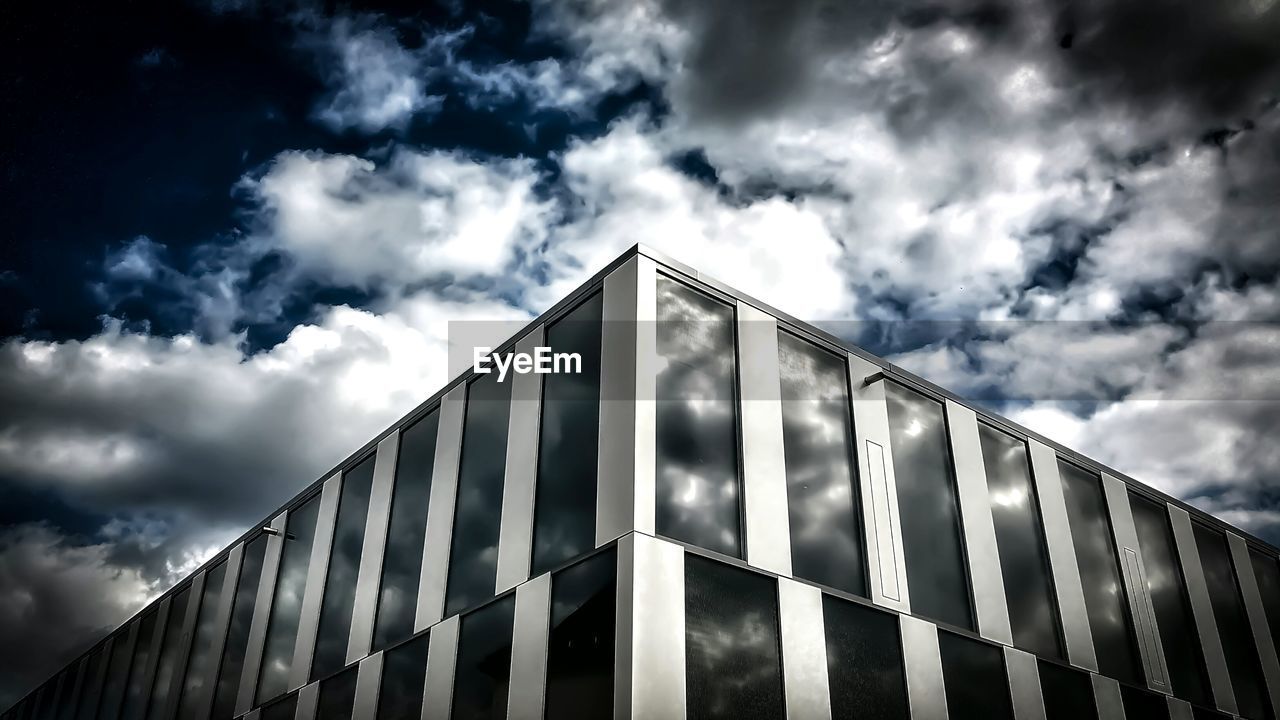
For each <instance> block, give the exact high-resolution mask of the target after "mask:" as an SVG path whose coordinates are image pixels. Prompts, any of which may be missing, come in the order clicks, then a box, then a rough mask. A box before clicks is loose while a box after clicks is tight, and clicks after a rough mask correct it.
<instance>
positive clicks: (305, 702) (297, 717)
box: [293, 682, 320, 720]
mask: <svg viewBox="0 0 1280 720" xmlns="http://www.w3.org/2000/svg"><path fill="white" fill-rule="evenodd" d="M319 705H320V683H318V682H313V683H311V684H310V685H307V686H305V687H303V688H302V689H301V690H299V691H298V702H297V704H296V705H295V706H294V711H293V720H315V717H316V708H317V707H318V706H319Z"/></svg>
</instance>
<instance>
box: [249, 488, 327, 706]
mask: <svg viewBox="0 0 1280 720" xmlns="http://www.w3.org/2000/svg"><path fill="white" fill-rule="evenodd" d="M319 513H320V495H319V494H318V493H317V494H316V495H315V496H314V497H312V498H311V499H310V500H308V501H306V502H305V503H303V504H302V505H301V506H299V507H298V508H297V509H296V510H291V511H290V512H289V515H288V517H287V518H286V525H285V535H284V549H283V550H282V551H281V554H280V574H279V576H278V577H277V578H276V592H275V596H274V597H273V598H272V601H271V620H270V623H269V624H268V625H267V639H266V642H265V643H264V645H263V650H262V669H261V674H260V675H259V679H258V702H260V703H261V702H265V701H267V700H270V699H271V698H273V697H275V696H277V695H279V694H281V693H283V692H284V691H285V689H286V688H287V687H288V685H289V670H290V668H291V667H292V666H293V648H294V644H295V643H296V642H297V640H298V618H299V615H300V614H301V613H302V595H303V591H304V590H305V589H306V587H307V569H308V567H309V566H310V563H311V546H312V544H313V543H314V542H315V539H316V519H317V516H318V515H319Z"/></svg>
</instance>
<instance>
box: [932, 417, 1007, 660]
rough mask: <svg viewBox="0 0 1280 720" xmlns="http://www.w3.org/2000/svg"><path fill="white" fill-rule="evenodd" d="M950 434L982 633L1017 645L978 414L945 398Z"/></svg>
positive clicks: (996, 639) (974, 600)
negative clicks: (984, 459)
mask: <svg viewBox="0 0 1280 720" xmlns="http://www.w3.org/2000/svg"><path fill="white" fill-rule="evenodd" d="M946 409H947V436H948V438H949V439H950V441H951V457H952V461H953V462H954V463H955V471H956V472H955V477H956V490H957V491H958V493H959V496H960V515H961V522H962V525H963V527H964V539H965V548H966V551H967V557H968V560H969V575H970V581H971V582H970V586H971V587H972V588H973V603H974V609H975V610H976V611H977V616H978V633H979V634H980V635H982V637H984V638H987V639H988V640H994V641H996V642H999V643H1004V644H1006V645H1012V644H1013V629H1012V627H1011V625H1010V624H1009V605H1008V603H1007V602H1006V600H1005V591H1004V574H1003V570H1002V568H1001V567H1000V549H999V546H998V545H997V544H996V526H995V521H994V520H993V519H992V516H991V496H990V494H989V493H988V491H987V471H986V467H985V465H984V464H983V461H982V442H981V440H980V439H979V438H978V416H977V415H976V414H975V413H974V412H973V410H970V409H969V408H967V407H965V406H963V405H960V404H958V403H955V402H952V401H951V400H947V401H946Z"/></svg>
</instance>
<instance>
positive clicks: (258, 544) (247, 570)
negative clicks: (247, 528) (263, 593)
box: [212, 535, 267, 720]
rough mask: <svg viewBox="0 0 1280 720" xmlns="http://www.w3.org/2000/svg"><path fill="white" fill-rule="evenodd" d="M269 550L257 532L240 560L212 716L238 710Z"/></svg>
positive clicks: (218, 719) (227, 716) (224, 719)
mask: <svg viewBox="0 0 1280 720" xmlns="http://www.w3.org/2000/svg"><path fill="white" fill-rule="evenodd" d="M266 552H267V536H265V535H259V536H257V537H256V538H254V539H253V540H251V541H250V542H249V543H248V544H247V545H245V547H244V558H243V559H242V560H241V561H240V579H239V580H238V581H237V582H236V594H235V597H234V598H233V601H232V607H231V622H230V627H229V628H228V630H227V644H226V647H225V648H223V651H222V669H221V670H220V671H219V672H218V685H217V691H216V693H215V695H214V701H213V715H212V720H231V716H232V714H233V713H234V712H235V705H236V691H237V689H239V687H240V672H241V670H243V669H244V652H245V650H246V649H247V646H248V643H249V623H250V622H251V621H252V620H253V604H254V601H255V600H256V599H257V597H258V581H259V580H260V579H261V577H262V560H263V558H264V557H265V555H266Z"/></svg>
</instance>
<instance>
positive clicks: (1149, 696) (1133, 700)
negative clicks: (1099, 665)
mask: <svg viewBox="0 0 1280 720" xmlns="http://www.w3.org/2000/svg"><path fill="white" fill-rule="evenodd" d="M1157 622H1158V621H1157ZM1120 699H1121V700H1122V701H1123V702H1124V720H1169V701H1168V700H1167V699H1166V698H1165V696H1164V695H1157V694H1155V693H1149V692H1144V691H1142V690H1139V689H1137V688H1132V687H1129V686H1128V685H1121V686H1120Z"/></svg>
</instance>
